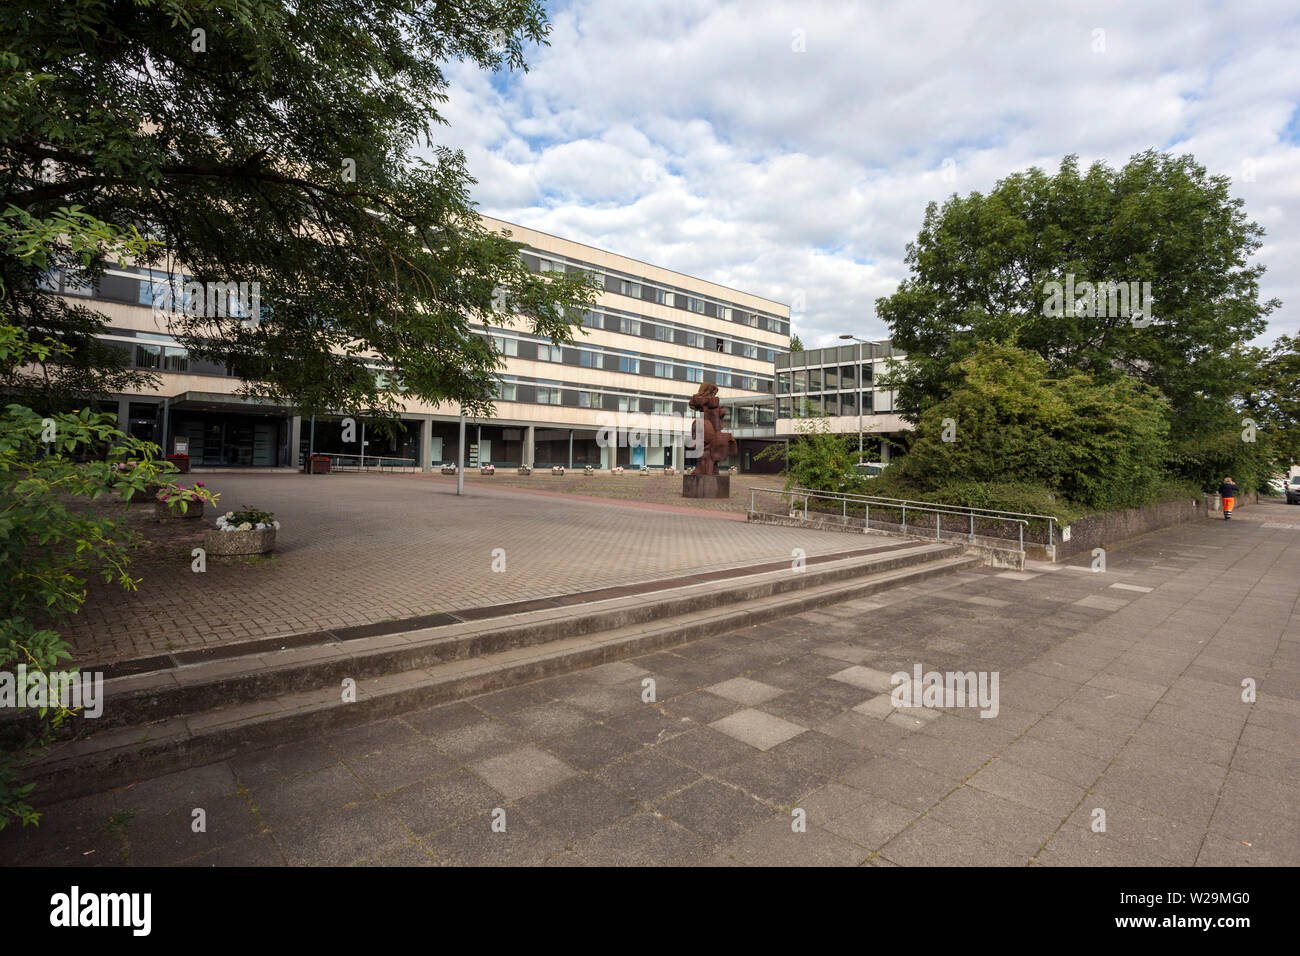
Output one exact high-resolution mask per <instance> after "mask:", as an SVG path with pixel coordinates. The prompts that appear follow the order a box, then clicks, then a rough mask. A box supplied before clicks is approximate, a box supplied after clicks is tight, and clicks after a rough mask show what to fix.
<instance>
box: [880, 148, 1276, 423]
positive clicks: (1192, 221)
mask: <svg viewBox="0 0 1300 956" xmlns="http://www.w3.org/2000/svg"><path fill="white" fill-rule="evenodd" d="M1262 236H1263V230H1262V229H1261V228H1260V227H1259V226H1258V225H1256V224H1255V223H1253V222H1250V221H1248V220H1247V219H1246V217H1245V214H1244V213H1243V212H1242V200H1240V199H1233V198H1232V197H1231V196H1230V194H1229V180H1228V179H1227V178H1226V177H1223V176H1208V175H1207V174H1206V171H1205V169H1204V168H1203V167H1201V166H1199V165H1197V164H1196V162H1195V161H1194V160H1193V158H1192V157H1190V156H1180V157H1173V156H1169V155H1166V154H1162V153H1157V152H1155V151H1147V152H1144V153H1140V154H1138V155H1136V156H1134V157H1133V158H1132V159H1131V160H1130V161H1129V162H1128V163H1127V164H1126V165H1125V166H1124V168H1123V169H1120V170H1115V169H1113V168H1111V167H1109V166H1107V165H1106V164H1104V163H1095V164H1093V165H1092V166H1091V167H1090V168H1089V169H1088V171H1087V173H1086V174H1080V172H1079V169H1078V163H1077V160H1076V158H1075V157H1073V156H1068V157H1066V158H1065V160H1064V161H1063V162H1062V163H1061V167H1060V170H1059V172H1058V173H1057V174H1056V175H1055V176H1049V175H1047V174H1045V173H1044V172H1042V171H1041V170H1039V169H1030V170H1028V171H1027V172H1022V173H1016V174H1014V175H1012V176H1009V177H1007V178H1006V179H1003V180H1001V181H999V182H998V183H997V184H996V185H995V186H994V188H993V190H992V191H991V192H990V193H989V194H988V195H982V194H980V193H971V194H970V195H969V196H966V197H958V196H955V195H954V196H953V197H952V198H951V199H949V200H948V201H947V202H946V203H944V205H943V206H942V207H939V206H938V205H937V204H935V203H931V204H930V205H929V206H928V207H927V209H926V213H925V221H924V224H923V225H922V228H921V231H920V234H919V235H918V236H917V239H916V241H915V242H913V243H910V244H909V245H908V247H907V263H908V266H909V269H910V272H911V275H910V276H909V277H908V278H907V279H905V280H904V281H903V282H902V283H901V284H900V286H899V289H898V291H897V292H896V293H895V294H894V295H892V296H888V297H885V298H882V299H880V300H878V301H877V312H878V314H879V315H880V316H881V317H882V318H883V319H884V320H885V321H886V322H887V323H888V324H889V326H890V328H891V334H892V340H893V343H894V345H895V347H897V348H898V349H899V350H901V351H902V352H905V353H906V354H907V359H908V361H907V363H906V364H904V365H900V366H898V367H896V368H895V369H894V370H893V372H892V380H893V381H895V382H897V383H898V384H899V385H900V386H901V393H900V395H899V399H898V407H899V409H900V411H902V412H903V413H904V414H905V415H906V417H908V418H909V419H910V420H912V421H914V422H915V421H918V420H920V419H921V417H922V416H923V414H924V413H925V412H926V410H927V409H929V408H930V407H932V406H934V405H935V404H936V403H938V402H940V401H941V400H942V399H943V398H944V396H945V395H946V394H947V393H948V391H950V390H951V388H952V387H953V385H954V381H953V379H952V377H951V375H952V370H953V369H955V368H957V367H959V366H960V363H961V362H962V360H963V359H965V358H967V357H968V356H970V355H971V354H973V352H974V350H975V349H976V348H977V347H978V345H979V343H983V342H1014V343H1015V344H1016V345H1017V346H1018V347H1020V348H1022V349H1026V350H1029V351H1031V352H1033V353H1035V354H1036V355H1038V356H1040V357H1041V358H1042V359H1043V360H1044V361H1045V362H1046V363H1047V368H1048V370H1049V371H1050V373H1051V374H1053V375H1063V374H1067V373H1069V372H1073V371H1079V372H1084V373H1087V374H1089V375H1091V376H1093V377H1094V378H1095V379H1096V380H1097V381H1117V380H1118V379H1119V378H1120V377H1121V376H1128V377H1131V378H1133V379H1135V380H1137V381H1140V382H1143V383H1145V384H1148V385H1151V386H1154V387H1155V388H1157V389H1159V390H1160V392H1161V393H1162V394H1163V395H1164V396H1166V397H1167V398H1168V399H1169V401H1170V403H1171V405H1172V407H1173V409H1174V412H1175V415H1174V420H1173V424H1174V432H1173V434H1174V436H1175V438H1176V439H1182V438H1183V437H1185V436H1191V435H1196V434H1198V433H1199V432H1201V431H1203V430H1204V429H1206V428H1207V427H1209V426H1211V425H1212V424H1213V423H1215V422H1217V421H1218V420H1219V419H1220V418H1221V415H1222V410H1223V408H1224V407H1225V406H1226V405H1227V403H1228V402H1229V401H1230V400H1231V398H1232V396H1233V395H1234V394H1236V391H1237V389H1238V384H1239V383H1240V382H1241V381H1242V380H1243V379H1244V377H1245V375H1246V372H1247V371H1248V368H1249V362H1248V360H1247V358H1246V357H1245V355H1244V353H1243V351H1242V349H1241V348H1240V346H1241V345H1243V344H1244V343H1246V342H1248V341H1249V340H1250V339H1251V338H1253V337H1254V336H1256V335H1258V334H1259V333H1260V332H1261V331H1263V329H1264V326H1265V317H1266V316H1267V315H1268V314H1269V313H1270V312H1271V311H1272V310H1273V309H1274V308H1276V307H1277V306H1278V305H1279V304H1280V303H1278V301H1277V300H1269V301H1267V302H1261V301H1259V278H1260V276H1261V275H1262V274H1263V271H1264V267H1263V266H1262V265H1258V264H1256V265H1249V264H1247V260H1248V259H1249V258H1250V256H1251V255H1252V254H1253V253H1254V252H1255V251H1256V250H1257V249H1258V248H1259V246H1260V243H1261V238H1262ZM1084 282H1088V283H1092V284H1094V288H1093V289H1092V291H1093V292H1096V291H1097V289H1096V284H1101V283H1115V284H1116V287H1113V288H1109V287H1107V286H1102V294H1101V295H1100V297H1099V298H1094V296H1093V295H1090V294H1087V287H1085V286H1082V285H1078V286H1076V285H1075V283H1080V284H1081V283H1084ZM1130 282H1137V283H1139V286H1138V288H1137V290H1135V291H1137V292H1138V295H1137V296H1135V297H1134V296H1129V295H1124V297H1123V298H1121V295H1120V291H1121V290H1120V289H1119V288H1118V284H1120V283H1123V284H1124V285H1125V288H1124V289H1123V292H1125V293H1128V292H1130V291H1134V290H1130V289H1129V288H1128V286H1127V284H1128V283H1130ZM1142 282H1148V283H1150V292H1151V295H1152V298H1153V300H1154V301H1153V302H1152V303H1151V304H1152V305H1153V306H1154V308H1147V309H1146V310H1145V311H1143V308H1142V306H1143V305H1144V304H1145V303H1144V302H1143V303H1135V302H1134V301H1133V300H1134V299H1143V298H1144V297H1143V295H1142V291H1143V290H1142V287H1141V285H1140V283H1142ZM1049 283H1059V284H1060V286H1061V289H1060V290H1059V291H1058V290H1057V289H1056V287H1053V286H1051V285H1049ZM1066 289H1074V290H1076V291H1077V292H1078V293H1079V294H1078V295H1076V296H1074V297H1072V298H1073V301H1068V302H1067V301H1065V299H1066V296H1065V294H1064V293H1065V290H1066ZM1124 299H1129V301H1128V302H1125V301H1124ZM1099 313H1100V314H1099ZM1151 313H1154V315H1152V314H1151Z"/></svg>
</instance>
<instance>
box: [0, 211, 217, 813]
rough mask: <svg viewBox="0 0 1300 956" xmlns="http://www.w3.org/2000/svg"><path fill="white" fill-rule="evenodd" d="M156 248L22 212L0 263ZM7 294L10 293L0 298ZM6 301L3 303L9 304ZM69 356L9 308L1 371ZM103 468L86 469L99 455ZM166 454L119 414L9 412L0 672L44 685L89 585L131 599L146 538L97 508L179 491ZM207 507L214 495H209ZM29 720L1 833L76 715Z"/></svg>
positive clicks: (0, 419) (70, 216) (3, 473)
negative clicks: (34, 756) (42, 750)
mask: <svg viewBox="0 0 1300 956" xmlns="http://www.w3.org/2000/svg"><path fill="white" fill-rule="evenodd" d="M146 246H147V243H146V241H145V240H143V239H142V238H141V237H140V236H139V235H138V234H135V233H122V232H119V231H118V230H115V229H114V228H113V227H111V226H109V225H107V224H105V223H102V222H99V221H97V220H95V219H94V218H93V217H90V216H87V215H86V214H85V213H83V212H81V211H80V210H77V209H61V210H58V211H57V212H56V213H55V214H54V215H53V216H52V217H51V218H50V219H47V220H38V219H33V218H32V217H30V216H28V215H26V214H25V213H21V212H18V211H16V210H9V212H8V214H6V215H4V216H0V253H2V254H3V255H5V256H10V257H13V258H15V259H17V260H19V261H22V262H25V263H27V264H29V265H30V266H31V267H32V268H36V269H39V268H40V266H41V264H42V263H44V262H47V261H50V260H51V259H52V258H60V259H63V260H66V261H84V260H89V259H91V258H94V257H96V256H102V255H105V254H107V253H110V252H117V253H121V254H126V255H139V254H141V253H143V252H144V251H145V249H146ZM3 291H4V290H3V289H0V293H2V292H3ZM5 301H7V300H6V299H5V297H4V296H3V295H0V302H5ZM68 349H69V347H68V346H67V345H65V344H63V343H61V342H58V341H55V340H46V341H32V340H31V339H30V338H29V337H28V335H27V333H26V332H25V331H24V330H22V329H20V328H18V327H17V326H16V325H14V324H13V322H12V321H11V319H10V317H9V316H8V314H7V313H5V311H4V310H3V309H2V308H0V367H8V368H30V367H56V368H57V367H58V366H59V365H60V360H61V359H62V358H64V357H65V356H66V353H67V351H68ZM100 447H103V448H107V451H106V452H104V453H103V454H101V455H97V456H95V457H96V459H97V460H92V461H89V462H81V461H79V460H78V459H80V458H84V457H87V454H86V453H87V452H88V451H89V450H91V449H93V448H100ZM157 451H158V448H157V446H155V445H151V444H147V443H145V442H141V441H139V440H138V439H135V438H132V437H130V436H127V435H124V434H122V433H121V432H120V431H118V430H117V428H116V416H115V415H99V414H95V413H92V412H91V411H90V410H89V409H88V408H83V409H80V410H78V411H72V412H52V413H48V414H40V413H37V412H35V411H33V410H32V409H31V408H28V407H26V406H24V405H21V404H19V403H17V402H10V403H8V404H7V405H6V406H5V407H4V408H3V409H2V410H0V673H3V674H6V675H10V674H15V673H16V672H17V671H18V668H19V667H20V666H21V667H23V668H25V669H26V673H27V675H28V676H31V675H32V674H37V673H39V674H41V675H44V678H45V682H46V683H47V685H48V683H49V674H50V672H51V671H52V670H54V669H55V668H57V667H59V665H60V664H61V663H62V662H64V661H67V660H68V659H69V657H70V652H69V647H68V644H67V642H65V641H64V640H63V639H62V638H61V637H60V636H59V634H58V632H57V631H55V630H54V629H53V628H54V626H55V625H57V623H58V622H59V621H60V620H61V619H62V618H64V617H66V616H67V615H69V614H75V613H76V612H77V610H78V609H79V608H80V607H81V603H82V601H84V600H85V594H86V591H85V584H86V581H87V579H88V577H89V576H90V575H91V574H96V573H98V574H102V575H103V577H104V579H105V580H107V581H116V582H117V583H118V584H120V585H121V586H122V587H125V588H128V589H133V588H134V587H135V586H136V583H137V582H136V581H135V579H133V578H132V577H131V576H130V574H129V572H128V564H129V556H130V551H131V548H132V547H133V545H134V544H135V543H136V541H137V540H138V536H135V535H133V534H132V533H130V532H129V531H127V529H125V528H124V527H123V526H122V525H121V523H120V522H119V521H118V520H117V519H116V518H115V517H114V516H113V515H112V514H111V513H109V512H107V511H105V510H103V509H102V508H97V507H95V505H94V504H93V502H94V500H95V499H99V498H104V497H105V496H109V495H115V496H118V497H119V498H126V497H130V496H131V495H132V494H133V493H135V492H143V491H145V490H146V489H147V488H148V487H150V486H152V485H155V484H156V485H159V486H161V487H167V488H171V489H173V490H174V489H175V486H173V485H170V483H166V476H168V475H169V474H172V473H174V472H175V471H176V468H175V466H174V465H171V464H169V463H167V462H165V461H162V462H160V461H158V460H157V459H156V457H155V455H156V453H157ZM194 494H196V495H197V496H198V497H199V498H200V499H202V500H208V501H210V500H212V496H211V495H209V494H208V493H207V492H204V491H202V490H201V489H200V490H198V491H196V492H194ZM23 716H24V717H34V719H30V720H23V719H20V720H14V721H7V722H6V723H5V724H4V726H3V732H2V733H0V736H2V737H3V741H2V742H3V744H4V750H3V752H0V830H3V829H4V828H5V826H6V825H8V824H9V823H10V822H12V821H13V820H18V821H20V822H22V823H24V824H27V823H33V822H35V820H36V818H37V814H36V811H35V810H34V809H33V808H32V806H31V805H30V804H29V803H28V802H27V796H28V794H29V792H30V790H31V786H30V785H23V784H20V783H19V781H18V776H17V772H16V770H15V768H14V765H13V761H12V758H11V756H10V755H11V754H15V753H16V754H23V753H26V752H28V751H30V750H32V749H34V748H37V747H39V746H42V745H43V744H44V743H46V742H47V741H48V740H49V738H50V735H51V734H52V732H53V730H54V728H56V727H57V726H59V725H60V724H62V723H63V722H64V721H66V720H67V719H69V718H70V717H72V716H74V714H73V712H72V711H71V710H69V709H68V708H66V707H64V706H62V705H59V706H51V707H49V708H39V709H37V710H36V713H35V714H34V715H32V714H26V715H23Z"/></svg>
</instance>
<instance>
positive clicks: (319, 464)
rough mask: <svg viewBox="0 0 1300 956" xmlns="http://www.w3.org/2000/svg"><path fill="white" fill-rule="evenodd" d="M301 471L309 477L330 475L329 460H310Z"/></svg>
mask: <svg viewBox="0 0 1300 956" xmlns="http://www.w3.org/2000/svg"><path fill="white" fill-rule="evenodd" d="M302 470H303V471H305V472H306V473H307V474H309V475H328V474H329V473H330V460H329V459H328V458H310V459H308V461H307V464H306V465H304V466H303V469H302Z"/></svg>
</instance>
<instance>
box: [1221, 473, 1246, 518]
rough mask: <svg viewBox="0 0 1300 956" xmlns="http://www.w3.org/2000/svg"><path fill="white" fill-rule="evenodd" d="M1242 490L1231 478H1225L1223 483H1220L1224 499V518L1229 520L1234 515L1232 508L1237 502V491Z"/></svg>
mask: <svg viewBox="0 0 1300 956" xmlns="http://www.w3.org/2000/svg"><path fill="white" fill-rule="evenodd" d="M1239 491H1241V489H1240V488H1238V487H1237V486H1236V485H1235V484H1234V483H1233V481H1232V479H1231V478H1224V479H1223V484H1221V485H1219V497H1220V498H1222V499H1223V520H1224V521H1227V520H1228V519H1229V518H1231V517H1232V509H1233V508H1234V507H1235V506H1236V504H1237V493H1238V492H1239Z"/></svg>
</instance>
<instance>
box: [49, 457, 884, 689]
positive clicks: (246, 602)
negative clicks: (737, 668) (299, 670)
mask: <svg viewBox="0 0 1300 956" xmlns="http://www.w3.org/2000/svg"><path fill="white" fill-rule="evenodd" d="M193 479H198V480H204V481H205V483H206V484H207V486H208V488H209V489H210V490H212V491H215V492H217V493H219V494H220V495H221V497H220V500H219V502H218V507H219V510H220V511H227V510H230V509H234V508H238V507H240V506H242V505H251V506H253V507H258V508H262V509H265V510H267V511H272V512H274V513H275V515H276V517H277V519H278V520H279V521H280V522H281V528H280V531H279V533H278V534H277V536H276V550H275V552H274V554H273V555H272V556H270V557H268V558H266V559H256V560H253V561H243V562H240V563H235V564H225V565H223V564H221V563H220V562H218V561H216V560H213V561H209V562H208V565H207V571H206V572H205V573H202V574H198V573H195V572H194V571H192V570H191V562H192V560H193V559H192V558H191V556H190V554H191V550H192V549H193V548H195V547H197V546H199V545H201V544H202V535H201V529H200V528H199V527H197V526H196V525H191V524H190V523H189V522H186V523H185V527H183V528H176V527H168V528H166V529H165V530H164V529H161V528H160V526H158V525H156V524H154V523H153V522H152V521H151V520H149V519H150V518H151V516H152V513H153V512H152V505H136V506H134V509H135V512H134V514H135V517H136V519H137V520H140V521H142V524H141V528H142V530H143V531H144V532H145V533H146V534H155V535H159V534H160V532H161V533H163V534H166V535H167V537H166V538H165V540H160V541H159V543H158V544H157V545H155V546H154V547H152V548H150V549H148V550H147V551H146V552H145V553H143V554H142V555H141V556H140V557H139V558H138V559H137V560H136V562H135V563H134V564H133V566H132V571H133V573H134V574H135V576H137V577H140V578H141V579H142V580H141V583H140V586H139V590H138V591H135V592H126V591H124V590H122V589H121V588H120V587H116V586H115V585H112V584H107V583H105V582H103V581H102V580H95V581H92V582H90V584H89V587H88V592H89V593H88V598H87V601H86V604H85V606H84V607H83V609H82V611H81V613H80V614H78V615H77V616H76V617H75V618H73V619H71V620H70V621H69V622H68V623H67V625H66V626H64V627H63V628H62V630H63V633H64V635H65V637H66V638H67V639H68V640H69V641H70V642H71V643H72V645H73V647H74V650H75V653H76V655H77V658H78V660H79V661H80V662H82V663H94V664H98V663H105V662H109V661H112V660H114V659H119V658H131V657H141V656H146V655H150V654H158V653H162V652H165V651H168V650H176V649H187V648H195V647H205V646H211V645H218V644H224V643H230V642H233V641H246V640H252V639H256V638H265V637H274V636H280V635H287V634H298V633H302V632H307V631H321V630H327V629H329V628H335V627H348V626H352V625H361V624H373V623H376V622H379V621H387V620H393V619H400V618H408V617H417V616H419V615H424V614H432V613H435V612H439V611H453V610H456V609H459V608H467V607H481V606H484V605H492V604H501V603H506V602H511V601H521V600H527V599H530V598H541V597H550V596H553V595H556V594H566V593H571V592H574V591H587V590H593V589H597V588H602V587H612V586H617V585H625V584H633V583H640V582H644V581H649V580H654V579H658V578H665V577H677V576H681V575H684V574H689V573H690V572H691V571H696V570H698V571H706V570H708V571H713V570H720V569H724V568H732V567H740V566H747V565H751V564H761V563H763V562H770V561H774V560H790V559H791V552H792V551H793V550H794V549H795V548H800V549H803V551H804V552H805V553H806V554H807V555H809V556H812V555H818V554H827V553H831V552H837V551H847V550H850V549H852V548H855V547H861V544H862V542H861V539H860V538H855V537H852V536H849V535H844V534H837V533H832V532H824V531H807V530H799V529H794V528H776V527H766V526H758V525H749V524H746V523H745V522H744V515H743V514H737V513H732V512H727V511H722V510H709V509H703V510H701V509H696V508H693V507H683V506H681V504H680V503H681V501H682V499H681V498H680V478H677V479H676V484H675V485H674V487H676V489H677V492H678V495H677V496H676V497H675V501H676V502H677V504H676V505H669V504H666V503H663V502H666V501H667V500H668V498H666V497H665V495H666V492H665V491H664V488H667V486H668V483H670V482H673V481H674V479H672V478H666V477H664V476H661V475H656V476H654V477H650V478H641V477H639V476H636V475H627V476H624V478H622V479H620V480H622V481H625V482H627V483H628V484H629V485H632V487H634V488H648V489H653V491H647V493H646V494H644V495H643V496H642V498H644V499H648V500H641V501H636V502H614V501H604V500H600V499H598V498H591V497H579V496H574V495H567V494H563V493H558V494H548V493H537V492H538V491H540V490H543V489H546V488H549V487H552V485H551V484H550V483H549V481H548V479H547V478H545V477H539V480H538V481H537V483H536V485H535V486H534V488H535V490H534V491H527V490H519V489H511V488H508V487H502V488H495V487H492V486H490V485H488V484H487V483H486V482H485V481H483V480H471V481H469V482H467V483H466V492H467V493H466V495H465V496H464V497H460V498H458V497H457V496H456V494H455V489H456V486H455V482H454V481H451V480H446V479H442V478H441V477H437V478H435V477H426V476H421V475H348V474H342V475H328V476H309V475H294V474H276V475H251V474H226V475H220V474H218V475H211V474H209V475H200V476H193ZM190 480H192V479H189V480H186V481H185V482H184V483H187V484H188V483H190ZM602 480H605V481H609V479H607V478H606V479H602ZM634 482H640V483H642V484H632V483H634ZM769 483H770V482H769ZM657 486H663V487H657ZM556 487H560V488H562V487H564V486H563V485H558V486H556ZM740 487H741V486H740V485H738V486H737V491H736V492H735V495H736V498H735V500H739V498H740V495H741V492H740V491H739V488H740ZM746 500H748V499H747V498H746ZM656 502H660V503H656ZM209 510H211V509H209ZM214 517H215V515H210V516H209V517H206V518H204V519H203V525H204V526H207V527H211V526H212V519H213V518H214ZM173 524H175V523H173ZM497 549H501V551H502V552H503V557H504V568H505V569H504V571H494V570H493V566H494V563H496V566H497V567H500V566H501V565H500V563H499V562H496V558H497V555H495V554H494V552H495V551H496V550H497Z"/></svg>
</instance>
